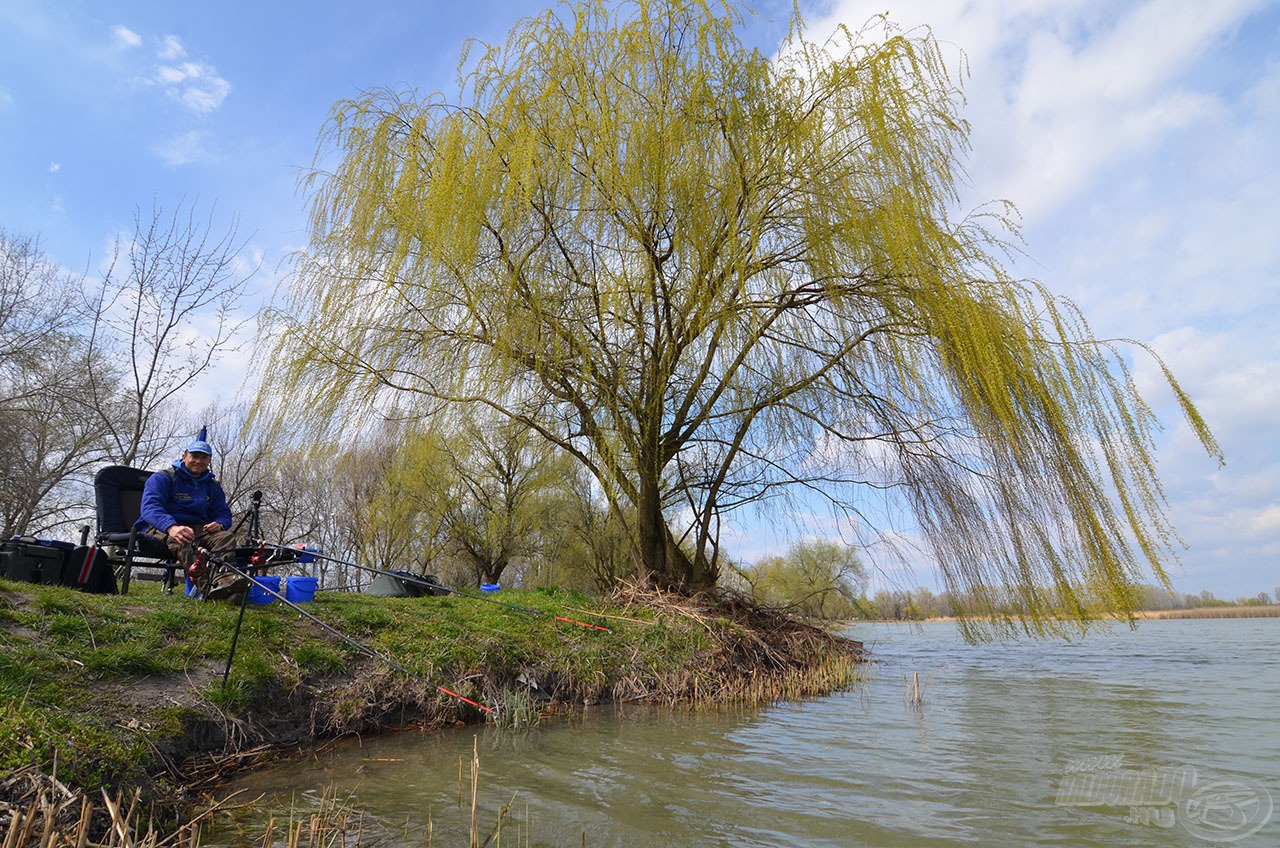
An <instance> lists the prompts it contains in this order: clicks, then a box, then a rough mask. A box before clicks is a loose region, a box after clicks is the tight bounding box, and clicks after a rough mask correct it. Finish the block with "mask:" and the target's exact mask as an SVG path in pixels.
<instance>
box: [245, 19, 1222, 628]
mask: <svg viewBox="0 0 1280 848" xmlns="http://www.w3.org/2000/svg"><path fill="white" fill-rule="evenodd" d="M741 28H742V18H741V15H740V13H739V11H738V10H737V9H736V8H735V7H732V6H729V5H722V4H721V3H719V2H715V0H630V2H623V3H609V2H591V1H590V0H586V2H582V3H581V4H579V5H576V6H572V7H561V9H560V10H558V11H554V12H547V13H544V14H542V15H540V16H537V17H534V18H531V19H527V20H525V21H523V22H521V23H520V24H519V25H518V26H517V27H516V28H515V29H514V30H513V31H512V33H511V34H510V36H509V39H508V41H507V43H506V44H505V46H503V47H500V48H499V47H489V48H487V49H482V50H473V51H472V52H471V53H470V54H468V55H464V57H463V61H462V65H461V69H462V70H461V74H460V78H459V92H458V94H457V96H456V99H453V100H451V99H448V98H446V97H444V96H443V95H432V96H420V95H418V94H417V93H415V92H403V91H390V90H380V91H373V92H369V93H367V94H366V95H364V96H362V97H360V98H358V99H355V100H351V101H346V102H342V103H339V104H338V105H337V106H336V107H335V109H334V112H333V115H332V118H331V120H330V122H329V123H328V124H327V127H326V129H325V132H324V133H323V134H322V138H321V143H320V152H319V154H318V155H317V160H316V161H317V165H316V166H315V168H314V169H313V172H312V173H311V174H310V176H309V178H308V182H307V187H308V189H309V190H310V191H311V192H312V197H313V207H312V219H311V233H312V235H311V245H310V248H309V249H308V250H307V251H306V253H305V255H304V256H303V257H302V258H301V259H300V263H299V265H298V268H297V273H296V275H295V276H294V278H293V281H292V284H291V288H290V291H289V296H288V302H287V305H286V307H285V308H284V309H282V310H281V311H280V312H279V313H278V315H277V320H278V322H279V323H278V326H279V327H280V333H279V334H278V335H277V336H276V337H275V342H274V344H275V345H276V348H275V350H274V351H273V357H272V361H273V363H275V364H274V365H273V368H274V371H273V373H272V375H270V376H271V385H269V387H268V391H267V392H266V393H265V395H266V396H267V397H272V396H275V397H281V398H286V397H296V396H297V394H298V392H299V391H300V390H301V391H305V392H306V396H307V397H309V398H311V399H314V401H315V402H314V403H313V404H312V405H310V406H308V407H307V413H306V416H305V417H306V418H307V421H306V422H304V423H306V424H308V425H309V426H310V427H311V428H312V429H313V430H315V431H320V430H325V429H326V428H331V427H334V426H359V425H360V422H361V421H362V420H364V419H365V418H366V417H367V416H368V415H370V414H374V413H375V412H376V410H378V409H380V408H385V405H387V404H390V403H395V404H397V405H399V406H400V407H401V408H414V407H415V406H416V408H417V409H418V410H419V411H421V412H422V413H423V414H428V413H430V412H432V411H433V410H437V409H440V408H443V407H444V406H447V405H449V404H480V405H484V406H487V407H490V408H491V409H493V410H495V411H497V412H499V413H501V414H502V415H505V416H507V417H509V418H511V419H512V420H515V421H517V422H520V423H521V424H523V425H525V426H528V427H531V428H533V429H534V430H536V431H537V432H539V433H540V434H541V435H542V436H543V437H545V438H546V439H548V440H550V441H551V442H553V443H555V444H556V445H558V446H559V447H560V448H562V449H563V450H565V451H566V452H568V453H569V454H570V455H572V456H573V457H575V458H576V459H577V461H579V462H581V463H582V464H583V465H584V466H585V467H586V468H587V469H589V471H590V473H591V474H592V475H593V476H594V478H595V480H596V481H597V482H598V484H599V489H600V492H601V493H602V496H603V498H605V499H607V501H608V504H609V505H610V507H611V509H612V511H613V513H614V515H615V517H616V519H617V520H618V521H619V522H620V523H621V524H622V526H623V527H624V528H625V532H626V535H627V538H628V539H629V543H630V546H631V551H632V556H633V557H634V559H635V560H636V562H637V563H638V564H639V565H640V566H641V567H642V569H643V570H644V572H645V573H648V574H649V575H650V576H651V577H652V579H654V580H655V581H658V582H660V583H663V584H667V585H673V586H680V587H684V588H686V589H698V588H701V587H707V586H710V585H713V584H714V583H715V580H716V577H717V572H718V569H719V564H720V561H721V553H720V545H719V544H718V540H719V537H720V532H721V528H722V524H723V522H724V521H725V520H726V519H727V518H728V517H729V516H731V514H732V513H733V511H734V510H735V509H738V508H740V507H742V506H743V505H745V504H755V503H758V502H761V501H765V500H768V499H771V498H773V497H775V496H778V495H782V494H784V493H786V492H789V491H790V492H794V491H796V490H797V488H798V489H800V490H801V491H804V492H806V493H807V496H808V497H815V496H820V497H822V498H825V499H827V500H828V501H829V502H830V503H831V504H832V505H834V506H835V507H836V508H837V509H838V510H841V511H844V512H847V513H849V514H850V515H851V516H853V517H854V518H855V519H856V520H857V521H860V522H862V523H863V525H864V526H865V525H866V522H867V521H868V520H870V519H871V518H872V516H869V515H866V514H862V513H863V512H865V510H861V509H860V507H861V506H862V505H863V504H864V500H863V499H864V498H865V496H866V493H867V492H869V491H879V492H887V493H889V494H890V496H891V498H892V500H893V501H894V502H896V503H898V504H901V505H903V506H905V507H907V508H908V509H909V511H910V514H911V515H912V516H913V521H914V524H915V528H916V530H917V532H918V535H919V536H920V538H922V539H923V540H924V542H925V543H926V544H927V546H928V547H929V549H930V552H931V555H932V556H933V558H934V559H935V561H936V563H937V567H938V569H939V571H940V574H941V577H942V580H943V582H944V583H945V585H946V587H947V588H948V589H949V590H951V591H953V592H958V593H963V594H964V595H966V596H967V597H969V598H970V599H972V601H973V605H972V606H971V607H970V611H971V612H972V613H991V612H993V611H997V610H998V609H1007V608H1008V606H1007V604H1008V602H1009V601H1010V600H1011V599H1012V601H1013V602H1014V606H1015V607H1016V608H1017V610H1018V612H1019V613H1020V614H1021V615H1023V616H1026V617H1027V618H1028V619H1029V620H1030V621H1032V622H1037V623H1042V622H1043V621H1044V620H1046V619H1048V618H1050V617H1054V616H1060V615H1062V614H1063V613H1064V612H1065V613H1066V614H1067V615H1069V616H1073V617H1086V616H1087V615H1089V614H1091V613H1093V612H1097V611H1099V610H1119V611H1128V610H1131V609H1133V607H1134V604H1135V601H1136V595H1135V589H1134V587H1135V584H1136V582H1137V581H1138V580H1139V579H1140V578H1142V577H1144V576H1145V575H1146V572H1147V570H1148V569H1149V570H1152V571H1154V573H1155V574H1156V575H1157V576H1158V577H1159V578H1160V579H1165V578H1164V570H1163V565H1162V563H1165V562H1167V561H1168V558H1169V557H1170V556H1172V555H1173V554H1174V553H1175V552H1176V551H1175V548H1176V546H1177V544H1178V543H1177V539H1176V536H1175V535H1174V534H1173V531H1172V528H1171V527H1170V526H1169V525H1168V522H1167V520H1166V518H1165V514H1164V511H1165V506H1166V504H1165V502H1164V499H1163V496H1162V493H1161V489H1160V484H1159V481H1158V479H1157V476H1156V471H1155V468H1154V466H1153V461H1152V451H1153V443H1152V440H1151V435H1152V433H1153V432H1154V430H1155V429H1156V427H1157V422H1156V421H1155V419H1154V418H1153V415H1152V413H1151V411H1150V409H1149V408H1148V406H1147V405H1146V404H1145V403H1144V402H1143V400H1142V398H1141V397H1139V395H1138V394H1137V393H1136V391H1135V388H1134V385H1133V383H1132V381H1131V379H1130V376H1129V374H1128V372H1127V370H1126V367H1125V360H1124V358H1123V352H1122V351H1118V350H1116V349H1115V348H1114V347H1113V346H1112V345H1110V344H1107V343H1102V342H1099V341H1096V340H1094V338H1093V336H1092V333H1091V332H1090V330H1089V328H1088V326H1087V325H1086V323H1085V321H1084V319H1083V318H1082V316H1081V315H1080V314H1079V313H1078V311H1077V310H1076V309H1074V308H1073V307H1072V306H1071V305H1070V304H1069V303H1067V302H1064V301H1062V300H1060V299H1057V298H1055V297H1053V296H1052V295H1051V294H1050V293H1049V292H1048V291H1047V290H1046V289H1044V288H1043V287H1042V286H1041V285H1040V284H1038V283H1035V282H1033V281H1020V280H1016V279H1013V278H1011V276H1010V275H1009V274H1008V273H1007V272H1006V271H1005V270H1004V269H1003V268H1002V265H1001V262H1002V260H1003V259H1005V258H1007V255H1008V254H1007V252H1006V249H1005V248H1006V243H1007V242H1008V240H1009V239H1010V237H1011V235H1012V234H1014V231H1013V229H1012V227H1011V225H1010V223H1009V222H1008V221H1007V220H1005V216H1004V211H1005V207H999V209H998V210H997V212H994V213H993V212H989V211H988V212H983V213H982V214H976V215H968V216H964V217H962V218H961V217H959V216H955V215H953V214H951V212H950V210H951V209H952V208H954V207H955V206H956V205H957V194H956V187H957V181H958V180H959V179H960V178H961V176H962V171H961V169H962V158H963V156H964V154H965V152H966V145H967V127H966V124H965V122H964V121H963V120H962V118H961V116H960V108H961V105H962V97H961V93H960V91H959V89H958V87H957V84H956V83H955V81H954V80H953V79H952V77H951V76H950V74H949V72H948V70H947V68H946V66H945V63H944V61H943V58H942V56H941V54H940V51H939V48H938V45H937V43H936V42H935V41H934V39H933V38H932V37H931V35H930V34H928V33H927V32H924V33H907V34H903V33H901V32H897V31H895V30H893V29H892V28H891V27H889V25H888V24H883V26H882V29H883V32H877V33H876V37H875V38H873V39H872V38H864V37H863V36H862V35H861V34H858V33H852V32H848V31H846V32H844V33H842V35H841V36H840V37H839V38H837V39H836V40H833V41H830V42H827V43H822V44H819V43H814V42H812V41H811V40H809V39H808V38H807V37H806V36H805V35H804V32H803V28H802V26H801V22H800V21H799V19H798V18H797V19H796V20H795V21H794V22H793V26H792V27H791V32H790V35H789V36H788V38H787V40H786V41H785V43H784V45H783V47H782V49H781V50H780V52H779V54H778V56H777V57H775V58H772V59H770V58H767V57H765V56H763V55H761V54H760V53H759V52H757V51H754V50H750V49H747V48H746V47H745V46H744V45H743V43H742V41H741V38H740V35H739V32H740V30H741ZM477 57H478V58H477ZM326 161H332V162H334V163H335V165H334V167H332V168H331V169H325V168H324V167H322V163H324V162H326ZM1166 375H1167V372H1166ZM1169 381H1170V383H1171V384H1172V383H1173V379H1172V377H1171V376H1169ZM1174 385H1175V389H1176V384H1174ZM1178 397H1179V398H1180V399H1181V401H1182V406H1183V410H1184V412H1185V413H1186V414H1187V416H1188V417H1189V419H1190V421H1191V422H1192V424H1193V426H1194V427H1195V429H1196V432H1197V433H1198V434H1199V436H1200V438H1201V440H1202V441H1203V442H1204V444H1205V446H1206V448H1207V449H1209V450H1210V451H1216V446H1215V445H1214V444H1213V441H1212V437H1211V435H1210V434H1209V433H1208V431H1207V429H1206V428H1205V426H1204V424H1203V422H1202V421H1201V419H1200V418H1199V416H1198V415H1197V414H1196V411H1195V409H1194V407H1193V406H1192V405H1191V403H1190V402H1189V401H1188V400H1187V399H1186V398H1185V396H1184V395H1182V393H1181V392H1180V391H1179V392H1178ZM286 411H287V414H288V415H289V416H290V420H291V423H293V424H295V425H296V424H297V423H299V422H298V420H297V411H298V407H297V406H295V405H291V404H290V405H287V408H286Z"/></svg>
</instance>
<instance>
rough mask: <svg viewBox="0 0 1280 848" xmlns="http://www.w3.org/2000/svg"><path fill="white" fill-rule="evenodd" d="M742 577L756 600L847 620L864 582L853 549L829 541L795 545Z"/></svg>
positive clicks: (862, 570)
mask: <svg viewBox="0 0 1280 848" xmlns="http://www.w3.org/2000/svg"><path fill="white" fill-rule="evenodd" d="M743 574H744V576H745V577H746V578H747V580H748V582H749V583H750V584H751V586H752V591H753V593H754V595H755V597H756V598H757V599H758V600H760V601H762V602H764V603H766V604H769V605H772V606H785V607H792V608H795V609H798V610H800V611H802V612H804V613H805V614H806V615H810V616H813V617H814V618H851V617H852V616H853V615H854V613H855V610H856V607H855V603H856V601H857V598H858V596H859V595H861V594H862V590H863V586H864V585H865V583H866V579H867V574H866V569H864V568H863V566H862V563H861V562H859V561H858V557H857V554H856V553H855V552H854V550H853V548H851V547H849V546H848V545H844V544H840V543H838V542H833V541H831V540H829V539H818V540H812V541H805V542H798V543H797V544H795V545H792V546H791V548H790V549H789V550H788V551H787V553H786V554H784V555H782V556H777V557H768V558H766V559H763V560H761V561H760V562H758V563H757V564H756V565H755V566H754V567H753V568H749V569H745V570H744V571H743Z"/></svg>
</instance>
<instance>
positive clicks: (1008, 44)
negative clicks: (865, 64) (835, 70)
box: [810, 0, 1264, 221]
mask: <svg viewBox="0 0 1280 848" xmlns="http://www.w3.org/2000/svg"><path fill="white" fill-rule="evenodd" d="M1262 5H1264V0H1220V1H1219V2H1215V3H1211V4H1204V3H1202V2H1199V0H1148V2H1112V0H1105V2H1104V0H1085V2H1080V0H1045V2H1040V3H1008V2H1001V0H974V2H966V3H956V2H954V0H900V2H897V3H895V4H894V6H893V10H892V12H891V13H890V17H891V19H892V20H893V21H895V22H896V23H898V24H900V25H902V26H904V27H907V28H910V27H915V26H920V25H925V24H927V25H929V26H930V27H931V28H932V30H933V32H934V34H935V35H936V36H937V37H938V38H939V39H940V40H942V41H943V42H944V43H945V44H947V45H950V48H949V52H950V53H951V55H952V58H953V65H954V66H957V67H958V66H959V65H960V64H961V63H960V59H959V51H960V50H963V51H964V54H965V56H966V57H967V64H968V67H969V68H970V70H971V74H972V76H971V78H970V79H969V80H967V81H966V82H965V85H964V91H965V95H966V98H967V100H968V107H967V108H966V110H965V116H966V118H968V119H969V121H970V122H971V124H972V127H973V132H972V136H971V138H972V141H973V149H974V155H973V157H972V159H971V161H970V163H969V164H970V173H971V175H972V177H973V182H974V187H973V190H972V191H971V193H970V195H971V197H972V198H973V201H972V202H975V203H981V202H983V201H986V200H989V199H991V198H997V197H998V198H1008V199H1010V200H1012V201H1013V202H1014V203H1016V204H1017V205H1018V206H1019V208H1020V209H1021V211H1022V213H1023V214H1024V216H1025V217H1026V218H1027V220H1028V221H1031V220H1034V219H1036V218H1038V217H1040V216H1044V215H1048V214H1049V213H1051V212H1053V211H1054V210H1056V209H1058V208H1060V207H1061V206H1062V204H1064V203H1066V202H1068V201H1069V200H1071V199H1072V198H1074V197H1076V196H1078V195H1079V194H1080V193H1081V192H1084V191H1086V190H1087V188H1088V187H1089V185H1090V184H1091V182H1092V181H1093V180H1094V179H1095V178H1096V177H1097V176H1099V174H1100V173H1101V172H1102V171H1103V170H1104V169H1105V168H1107V167H1108V166H1111V165H1114V164H1115V163H1117V162H1119V161H1123V160H1125V159H1126V158H1129V157H1132V156H1133V155H1134V154H1136V153H1138V152H1140V151H1143V150H1148V149H1150V148H1151V147H1152V146H1154V145H1155V144H1156V143H1158V142H1159V141H1160V140H1161V139H1163V138H1164V137H1166V136H1167V135H1168V133H1169V132H1170V131H1173V130H1178V129H1181V128H1185V127H1188V126H1192V125H1196V124H1200V123H1204V122H1207V121H1209V120H1211V119H1213V118H1214V117H1215V116H1216V115H1217V114H1218V113H1219V110H1220V106H1219V104H1218V103H1217V102H1216V100H1215V98H1214V97H1212V96H1210V95H1206V94H1204V93H1203V92H1199V91H1196V90H1195V89H1194V87H1193V86H1192V84H1191V83H1190V82H1187V81H1184V80H1183V79H1182V77H1183V75H1184V74H1185V73H1186V71H1187V70H1188V68H1189V67H1191V65H1192V64H1193V63H1194V61H1195V60H1197V59H1198V58H1200V57H1201V56H1202V55H1203V54H1204V53H1205V52H1206V51H1207V50H1208V49H1210V48H1211V47H1212V46H1213V45H1214V44H1215V43H1216V42H1217V41H1218V39H1220V38H1222V37H1223V35H1224V34H1227V33H1229V32H1230V31H1231V30H1232V29H1233V28H1234V27H1236V26H1237V25H1239V23H1240V22H1241V21H1242V20H1243V19H1244V18H1245V17H1246V16H1247V15H1248V14H1249V13H1250V12H1252V11H1253V10H1255V9H1257V8H1259V7H1260V6H1262ZM879 11H881V7H880V5H878V4H877V3H875V0H843V2H838V3H836V5H835V6H834V8H833V10H832V13H831V15H830V16H829V17H828V18H825V19H823V20H820V21H813V22H811V28H810V32H811V33H812V34H813V35H814V36H815V37H816V36H817V34H818V33H821V32H824V31H826V30H828V29H830V27H831V26H833V24H834V22H837V21H839V22H844V23H847V24H850V25H852V26H857V25H859V24H860V23H861V22H862V21H865V20H867V19H869V18H870V17H871V16H872V15H874V14H875V13H877V12H879Z"/></svg>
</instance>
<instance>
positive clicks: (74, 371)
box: [0, 230, 116, 537]
mask: <svg viewBox="0 0 1280 848" xmlns="http://www.w3.org/2000/svg"><path fill="white" fill-rule="evenodd" d="M78 285H79V284H78V280H77V278H76V277H75V276H74V275H72V274H69V273H67V272H66V271H65V270H63V269H62V268H60V267H59V266H57V265H56V264H55V263H53V262H51V261H49V259H48V258H47V257H45V255H44V253H43V251H42V250H41V249H40V245H39V242H38V241H37V240H35V239H32V238H28V237H24V236H16V235H10V234H9V233H7V232H5V231H4V230H0V534H2V535H3V537H8V536H12V535H19V534H30V533H41V534H45V533H51V532H56V531H57V530H58V528H60V527H62V526H64V525H66V524H69V523H77V522H80V521H83V520H84V518H85V516H86V515H87V514H88V513H90V512H91V511H92V508H91V506H90V498H89V497H88V492H89V488H88V480H87V477H88V474H87V472H88V469H89V468H90V467H91V466H92V465H93V464H94V463H95V462H97V461H98V460H99V458H100V457H101V455H102V438H103V429H102V426H101V422H100V420H99V419H98V418H96V417H95V416H94V415H93V414H92V410H90V409H88V408H86V405H85V399H86V398H88V397H91V396H93V395H95V394H100V395H102V396H109V395H110V393H111V392H112V390H113V387H114V385H115V383H116V374H115V373H114V372H113V371H112V369H111V367H110V365H109V363H106V362H101V361H96V362H95V365H96V366H97V367H95V368H94V369H91V370H89V369H86V368H85V367H84V362H85V359H86V357H89V356H90V355H91V354H90V352H89V351H88V349H87V345H86V343H85V340H84V338H83V337H82V336H81V335H80V334H79V332H78V331H79V330H80V329H81V326H80V325H79V323H78V322H79V321H80V319H81V318H82V317H83V313H82V312H80V311H79V310H78V304H79V298H78V295H77V291H78Z"/></svg>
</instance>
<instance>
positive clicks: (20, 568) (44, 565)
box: [0, 536, 76, 584]
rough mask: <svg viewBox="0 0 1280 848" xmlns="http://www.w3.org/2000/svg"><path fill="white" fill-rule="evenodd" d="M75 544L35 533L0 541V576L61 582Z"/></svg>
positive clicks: (46, 582)
mask: <svg viewBox="0 0 1280 848" xmlns="http://www.w3.org/2000/svg"><path fill="white" fill-rule="evenodd" d="M75 547H76V546H75V545H73V544H71V543H70V542H59V541H55V540H53V539H37V538H35V537H34V536H14V537H13V538H12V539H9V540H7V541H5V542H0V577H3V578H5V579H6V580H13V581H15V582H17V583H44V584H51V583H61V582H62V573H63V571H64V570H65V569H66V565H67V562H68V560H69V559H70V558H71V554H72V552H73V551H74V550H75Z"/></svg>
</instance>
